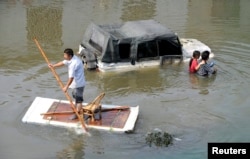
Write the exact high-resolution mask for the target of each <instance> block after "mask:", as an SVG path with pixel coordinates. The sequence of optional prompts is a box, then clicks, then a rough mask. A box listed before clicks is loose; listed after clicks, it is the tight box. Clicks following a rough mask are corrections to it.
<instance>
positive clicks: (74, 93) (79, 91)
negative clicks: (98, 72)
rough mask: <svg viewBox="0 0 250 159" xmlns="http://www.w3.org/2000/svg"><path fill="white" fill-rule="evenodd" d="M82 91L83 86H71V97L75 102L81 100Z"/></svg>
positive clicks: (80, 101)
mask: <svg viewBox="0 0 250 159" xmlns="http://www.w3.org/2000/svg"><path fill="white" fill-rule="evenodd" d="M83 91H84V87H79V88H73V91H72V96H73V98H75V102H76V103H82V102H83Z"/></svg>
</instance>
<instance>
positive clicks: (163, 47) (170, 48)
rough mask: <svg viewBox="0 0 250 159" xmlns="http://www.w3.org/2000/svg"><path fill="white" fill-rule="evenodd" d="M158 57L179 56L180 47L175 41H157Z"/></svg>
mask: <svg viewBox="0 0 250 159" xmlns="http://www.w3.org/2000/svg"><path fill="white" fill-rule="evenodd" d="M158 46H159V55H160V56H163V55H181V54H182V53H181V49H180V45H179V43H178V41H177V40H169V41H168V40H160V41H158Z"/></svg>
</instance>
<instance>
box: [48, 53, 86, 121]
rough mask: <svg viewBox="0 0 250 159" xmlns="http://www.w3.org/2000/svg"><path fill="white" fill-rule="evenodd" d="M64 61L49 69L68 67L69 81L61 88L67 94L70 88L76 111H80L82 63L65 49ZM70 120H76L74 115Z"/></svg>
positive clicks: (83, 79) (83, 83) (82, 82)
mask: <svg viewBox="0 0 250 159" xmlns="http://www.w3.org/2000/svg"><path fill="white" fill-rule="evenodd" d="M63 57H64V60H63V61H60V62H58V63H56V64H49V65H48V66H49V67H53V68H56V67H60V66H64V65H66V66H68V76H69V79H68V81H67V83H66V85H65V86H64V87H63V91H64V92H67V90H68V88H72V89H73V91H72V96H73V98H75V103H76V104H75V106H76V109H77V111H80V109H81V108H82V102H83V91H84V87H85V76H84V67H83V64H82V61H81V60H80V59H79V58H78V57H77V56H75V55H74V52H73V50H72V49H70V48H67V49H65V50H64V55H63ZM70 119H71V120H74V119H77V116H76V114H74V115H73V116H71V117H70Z"/></svg>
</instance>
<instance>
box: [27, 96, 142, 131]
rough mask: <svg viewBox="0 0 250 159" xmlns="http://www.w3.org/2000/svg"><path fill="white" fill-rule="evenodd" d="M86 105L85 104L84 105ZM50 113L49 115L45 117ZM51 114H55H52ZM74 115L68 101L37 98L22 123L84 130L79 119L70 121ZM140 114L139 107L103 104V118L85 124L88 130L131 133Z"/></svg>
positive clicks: (86, 121) (87, 121)
mask: <svg viewBox="0 0 250 159" xmlns="http://www.w3.org/2000/svg"><path fill="white" fill-rule="evenodd" d="M86 104H87V103H83V105H86ZM120 108H121V109H120ZM48 112H49V114H45V115H43V114H44V113H48ZM51 112H53V113H52V114H50V113H51ZM66 112H67V113H66ZM73 114H74V112H73V111H72V108H71V107H70V103H69V102H68V101H65V100H58V99H50V98H42V97H36V98H35V100H34V101H33V103H32V104H31V106H30V107H29V109H28V110H27V112H26V113H25V115H24V117H23V118H22V122H24V123H34V124H40V125H52V126H59V127H66V128H82V126H81V123H80V122H79V120H78V119H76V120H70V119H69V118H70V116H72V115H73ZM97 114H98V113H97ZM138 114H139V106H136V107H131V106H116V105H105V104H102V112H101V118H98V115H97V117H96V120H95V121H91V120H85V124H86V127H88V128H94V129H100V130H108V131H115V132H131V131H133V130H134V127H135V123H136V120H137V117H138Z"/></svg>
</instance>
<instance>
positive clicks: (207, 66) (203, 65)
mask: <svg viewBox="0 0 250 159" xmlns="http://www.w3.org/2000/svg"><path fill="white" fill-rule="evenodd" d="M201 59H202V61H201V62H200V67H199V69H198V71H197V74H198V75H200V76H207V75H211V74H215V73H216V71H217V69H216V68H214V67H213V65H214V63H208V62H207V61H208V59H209V52H208V51H204V52H203V53H202V55H201Z"/></svg>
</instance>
